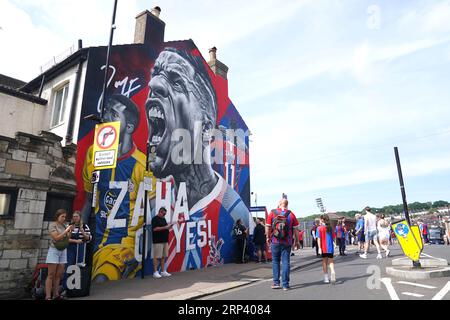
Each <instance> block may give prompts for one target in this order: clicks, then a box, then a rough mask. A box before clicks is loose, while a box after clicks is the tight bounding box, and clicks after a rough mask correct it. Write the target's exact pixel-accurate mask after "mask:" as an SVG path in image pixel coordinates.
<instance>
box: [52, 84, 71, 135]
mask: <svg viewBox="0 0 450 320" xmlns="http://www.w3.org/2000/svg"><path fill="white" fill-rule="evenodd" d="M68 96H69V84H66V85H65V86H64V87H62V88H61V89H59V90H57V91H56V94H55V99H54V103H53V117H52V125H51V126H52V127H56V126H58V125H60V124H62V123H63V121H64V115H65V112H66V105H67V97H68Z"/></svg>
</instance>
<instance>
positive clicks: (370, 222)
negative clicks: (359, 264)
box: [360, 207, 383, 259]
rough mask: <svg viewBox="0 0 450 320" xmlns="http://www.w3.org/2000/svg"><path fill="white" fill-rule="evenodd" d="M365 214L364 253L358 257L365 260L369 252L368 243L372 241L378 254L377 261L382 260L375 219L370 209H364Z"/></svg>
mask: <svg viewBox="0 0 450 320" xmlns="http://www.w3.org/2000/svg"><path fill="white" fill-rule="evenodd" d="M365 212H366V215H365V217H364V230H365V238H366V239H365V240H366V243H365V245H364V253H363V254H361V255H360V257H361V258H363V259H367V252H368V251H369V247H370V242H371V241H373V243H374V245H375V247H376V248H377V252H378V255H377V259H383V257H382V256H381V251H380V245H379V243H378V229H377V217H376V216H375V215H374V214H373V213H372V209H371V208H370V207H366V208H365Z"/></svg>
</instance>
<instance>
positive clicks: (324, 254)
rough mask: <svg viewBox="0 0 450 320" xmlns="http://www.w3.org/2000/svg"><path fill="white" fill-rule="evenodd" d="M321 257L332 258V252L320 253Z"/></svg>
mask: <svg viewBox="0 0 450 320" xmlns="http://www.w3.org/2000/svg"><path fill="white" fill-rule="evenodd" d="M322 258H329V259H333V258H334V255H333V254H332V253H322Z"/></svg>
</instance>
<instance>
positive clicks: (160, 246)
mask: <svg viewBox="0 0 450 320" xmlns="http://www.w3.org/2000/svg"><path fill="white" fill-rule="evenodd" d="M152 255H153V258H155V259H162V258H167V257H168V256H169V244H168V243H167V242H166V243H154V244H153V246H152Z"/></svg>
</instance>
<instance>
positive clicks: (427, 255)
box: [422, 253, 440, 259]
mask: <svg viewBox="0 0 450 320" xmlns="http://www.w3.org/2000/svg"><path fill="white" fill-rule="evenodd" d="M422 255H423V256H425V257H427V258H431V259H440V258H436V257H433V256H430V255H429V254H425V253H422Z"/></svg>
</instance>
